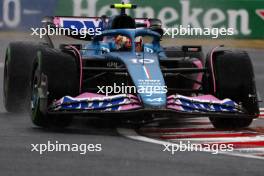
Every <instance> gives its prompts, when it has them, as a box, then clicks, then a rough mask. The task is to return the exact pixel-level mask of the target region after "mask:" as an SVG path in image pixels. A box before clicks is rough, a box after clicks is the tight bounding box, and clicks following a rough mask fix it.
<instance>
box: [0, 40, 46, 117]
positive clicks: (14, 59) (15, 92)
mask: <svg viewBox="0 0 264 176" xmlns="http://www.w3.org/2000/svg"><path fill="white" fill-rule="evenodd" d="M45 47H47V46H45V45H43V44H35V43H30V42H13V43H10V44H9V46H8V48H7V50H6V56H5V67H4V79H3V97H4V106H5V108H6V110H7V111H8V112H13V113H17V112H24V111H26V110H27V107H28V104H29V103H30V79H31V71H32V63H33V61H34V59H35V57H36V53H37V50H39V49H41V48H45Z"/></svg>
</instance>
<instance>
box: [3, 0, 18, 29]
mask: <svg viewBox="0 0 264 176" xmlns="http://www.w3.org/2000/svg"><path fill="white" fill-rule="evenodd" d="M2 3H3V4H2V14H1V15H2V16H3V19H2V21H1V20H0V28H1V27H4V25H6V27H9V28H15V27H17V25H19V23H20V19H21V17H20V14H21V3H20V0H3V2H2Z"/></svg>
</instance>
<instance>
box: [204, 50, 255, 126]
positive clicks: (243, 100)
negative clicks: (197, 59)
mask: <svg viewBox="0 0 264 176" xmlns="http://www.w3.org/2000/svg"><path fill="white" fill-rule="evenodd" d="M211 62H213V64H211ZM212 65H213V68H212V67H211V66H212ZM206 67H207V68H209V73H208V74H206V75H205V80H204V81H205V83H207V85H206V84H205V85H204V86H203V87H205V89H207V92H206V93H209V94H212V95H214V96H216V97H217V98H219V99H225V98H230V99H231V100H233V101H235V102H236V103H238V104H240V105H242V107H243V108H244V110H245V111H246V112H245V113H246V114H248V115H249V116H250V117H249V118H239V117H238V118H235V117H234V118H223V117H209V118H210V121H211V122H212V124H213V125H214V127H215V128H232V129H236V128H245V127H248V126H249V125H250V124H251V122H252V120H253V119H252V117H257V115H258V113H259V106H258V101H257V93H256V85H255V78H254V71H253V66H252V63H251V60H250V58H249V56H248V54H247V53H246V52H239V51H236V52H235V51H217V52H215V53H214V55H213V60H212V59H211V58H210V57H209V55H208V57H207V60H206ZM213 74H214V78H213ZM206 80H207V81H206Z"/></svg>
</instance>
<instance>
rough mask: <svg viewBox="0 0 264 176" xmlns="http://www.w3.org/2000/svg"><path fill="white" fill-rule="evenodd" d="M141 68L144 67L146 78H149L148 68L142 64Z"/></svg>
mask: <svg viewBox="0 0 264 176" xmlns="http://www.w3.org/2000/svg"><path fill="white" fill-rule="evenodd" d="M143 69H144V71H145V73H146V75H147V78H148V79H151V76H150V74H149V70H148V68H147V67H146V66H145V65H143Z"/></svg>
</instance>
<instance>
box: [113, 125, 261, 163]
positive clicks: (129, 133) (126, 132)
mask: <svg viewBox="0 0 264 176" xmlns="http://www.w3.org/2000/svg"><path fill="white" fill-rule="evenodd" d="M117 132H118V133H119V134H120V135H121V136H124V137H126V138H129V139H133V140H137V141H142V142H148V143H153V144H159V145H167V144H171V145H173V144H175V143H172V142H168V141H160V140H157V139H152V138H148V137H145V136H140V135H139V134H138V133H137V132H136V131H135V130H132V129H125V128H117ZM161 152H163V151H161ZM219 154H224V155H231V156H239V157H245V158H252V159H261V160H263V159H264V157H259V156H252V155H247V154H241V153H231V152H219Z"/></svg>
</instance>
